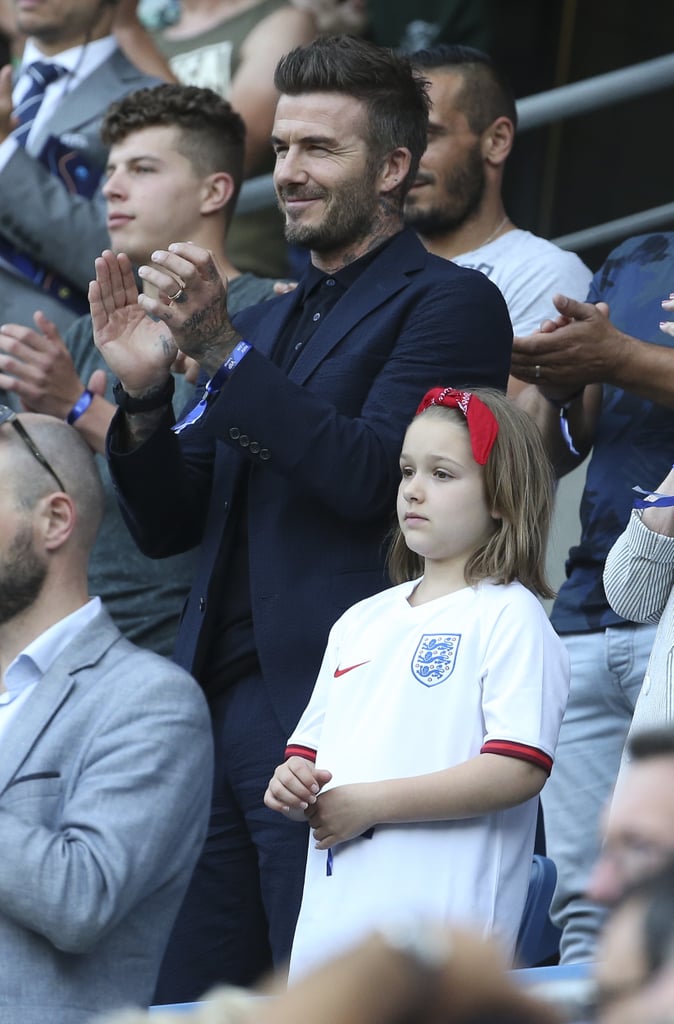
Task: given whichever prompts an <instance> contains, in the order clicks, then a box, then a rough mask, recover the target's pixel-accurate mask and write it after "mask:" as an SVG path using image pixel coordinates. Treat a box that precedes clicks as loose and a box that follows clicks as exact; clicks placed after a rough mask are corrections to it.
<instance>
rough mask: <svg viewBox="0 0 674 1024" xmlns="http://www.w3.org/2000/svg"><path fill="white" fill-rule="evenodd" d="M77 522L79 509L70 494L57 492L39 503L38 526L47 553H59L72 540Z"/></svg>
mask: <svg viewBox="0 0 674 1024" xmlns="http://www.w3.org/2000/svg"><path fill="white" fill-rule="evenodd" d="M76 522H77V509H76V508H75V503H74V501H73V500H72V498H71V497H70V496H69V495H68V494H64V492H63V491H55V492H53V493H52V494H48V495H47V496H46V497H44V498H42V499H41V501H40V503H39V518H38V524H39V529H40V531H41V534H42V543H43V545H44V549H45V551H57V550H58V549H59V548H60V547H62V546H63V545H64V544H65V543H66V541H67V540H68V539H69V538H70V536H71V534H72V532H73V530H74V528H75V523H76Z"/></svg>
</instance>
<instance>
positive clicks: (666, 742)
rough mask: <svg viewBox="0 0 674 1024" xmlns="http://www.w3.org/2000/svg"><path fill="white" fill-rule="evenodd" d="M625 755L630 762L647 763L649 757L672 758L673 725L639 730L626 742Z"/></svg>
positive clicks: (673, 751) (673, 742)
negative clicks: (626, 754)
mask: <svg viewBox="0 0 674 1024" xmlns="http://www.w3.org/2000/svg"><path fill="white" fill-rule="evenodd" d="M627 753H628V755H629V757H630V759H631V760H632V761H647V760H648V759H649V758H651V757H668V756H671V757H674V725H672V726H667V725H662V726H657V727H656V728H653V729H641V730H639V732H635V733H634V735H633V736H630V738H629V739H628V741H627Z"/></svg>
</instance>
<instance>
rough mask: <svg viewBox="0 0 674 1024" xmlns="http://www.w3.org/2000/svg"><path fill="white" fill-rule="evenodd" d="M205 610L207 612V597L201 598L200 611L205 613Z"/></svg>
mask: <svg viewBox="0 0 674 1024" xmlns="http://www.w3.org/2000/svg"><path fill="white" fill-rule="evenodd" d="M205 610H206V598H205V597H200V598H199V611H200V612H203V611H205Z"/></svg>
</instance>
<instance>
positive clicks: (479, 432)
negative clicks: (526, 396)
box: [416, 388, 498, 466]
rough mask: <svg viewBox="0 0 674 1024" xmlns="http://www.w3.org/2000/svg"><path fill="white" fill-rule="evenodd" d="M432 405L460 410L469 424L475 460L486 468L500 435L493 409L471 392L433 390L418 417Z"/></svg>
mask: <svg viewBox="0 0 674 1024" xmlns="http://www.w3.org/2000/svg"><path fill="white" fill-rule="evenodd" d="M431 405H444V406H445V407H446V408H447V409H459V410H460V411H461V412H462V413H463V415H464V416H465V417H466V422H467V423H468V433H469V435H470V446H471V448H472V449H473V458H474V459H475V461H476V462H477V463H479V465H480V466H484V464H485V462H486V461H487V459H488V458H489V453H490V451H491V450H492V448H493V447H494V441H495V440H496V435H497V434H498V422H497V420H496V417H495V416H494V414H493V412H492V411H491V409H489V408H488V407H487V406H486V405H485V404H484V402H482V401H481V400H480V399H479V398H478V397H477V395H473V394H471V392H470V391H456V390H455V389H454V388H431V390H430V391H427V392H426V394H425V395H424V397H423V398H422V400H421V405H420V406H419V408H418V409H417V411H416V415H417V416H418V415H419V413H421V412H424V411H425V410H426V409H428V408H429V407H430V406H431Z"/></svg>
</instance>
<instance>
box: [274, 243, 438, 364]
mask: <svg viewBox="0 0 674 1024" xmlns="http://www.w3.org/2000/svg"><path fill="white" fill-rule="evenodd" d="M425 259H426V251H425V249H424V248H423V246H422V245H421V242H419V240H418V238H417V237H416V235H415V234H414V233H413V232H411V231H402V232H401V233H400V234H399V235H397V236H396V238H394V239H393V241H392V242H391V243H390V244H389V245H388V247H387V248H386V249H385V250H384V251H383V252H382V253H381V255H380V257H379V258H378V259H375V260H374V261H373V262H372V263H371V264H370V265H369V267H368V268H367V269H366V270H365V271H364V272H363V274H362V275H361V277H359V278H358V280H357V281H356V282H355V283H354V284H353V285H351V287H350V288H349V290H348V292H347V294H346V296H344V297H343V299H342V300H341V301H340V302H339V303H338V304H337V306H336V307H335V309H334V310H333V311H332V314H331V315H330V316H329V317H327V319H326V321H325V323H323V324H321V326H320V327H319V328H318V330H317V331H316V332H315V333H314V335H313V336H312V338H311V344H309V345H306V346H305V348H304V350H303V351H302V353H301V354H300V356H299V358H298V359H297V362H296V363H295V365H294V366H293V368H292V370H291V372H290V379H291V380H293V381H295V382H296V383H297V384H303V383H304V382H305V380H306V379H307V377H308V376H309V375H310V374H311V373H313V371H314V370H315V369H316V367H317V366H318V365H319V363H321V362H322V361H323V360H324V359H325V358H326V356H327V355H328V353H329V352H331V351H332V349H333V348H334V347H335V345H337V344H339V342H340V341H341V340H342V338H344V337H346V335H347V334H348V333H349V331H351V330H352V329H353V328H354V327H355V325H356V324H357V323H358V321H359V320H362V319H363V318H364V317H366V316H368V315H369V314H370V313H372V312H373V311H374V310H375V309H377V308H378V307H379V306H382V305H384V303H386V302H388V300H389V299H390V298H391V296H393V295H395V294H396V292H399V291H400V290H401V288H404V287H405V286H406V285H407V284H408V282H409V274H410V273H411V272H414V271H416V270H418V269H419V268H420V267H421V266H423V264H424V261H425Z"/></svg>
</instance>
